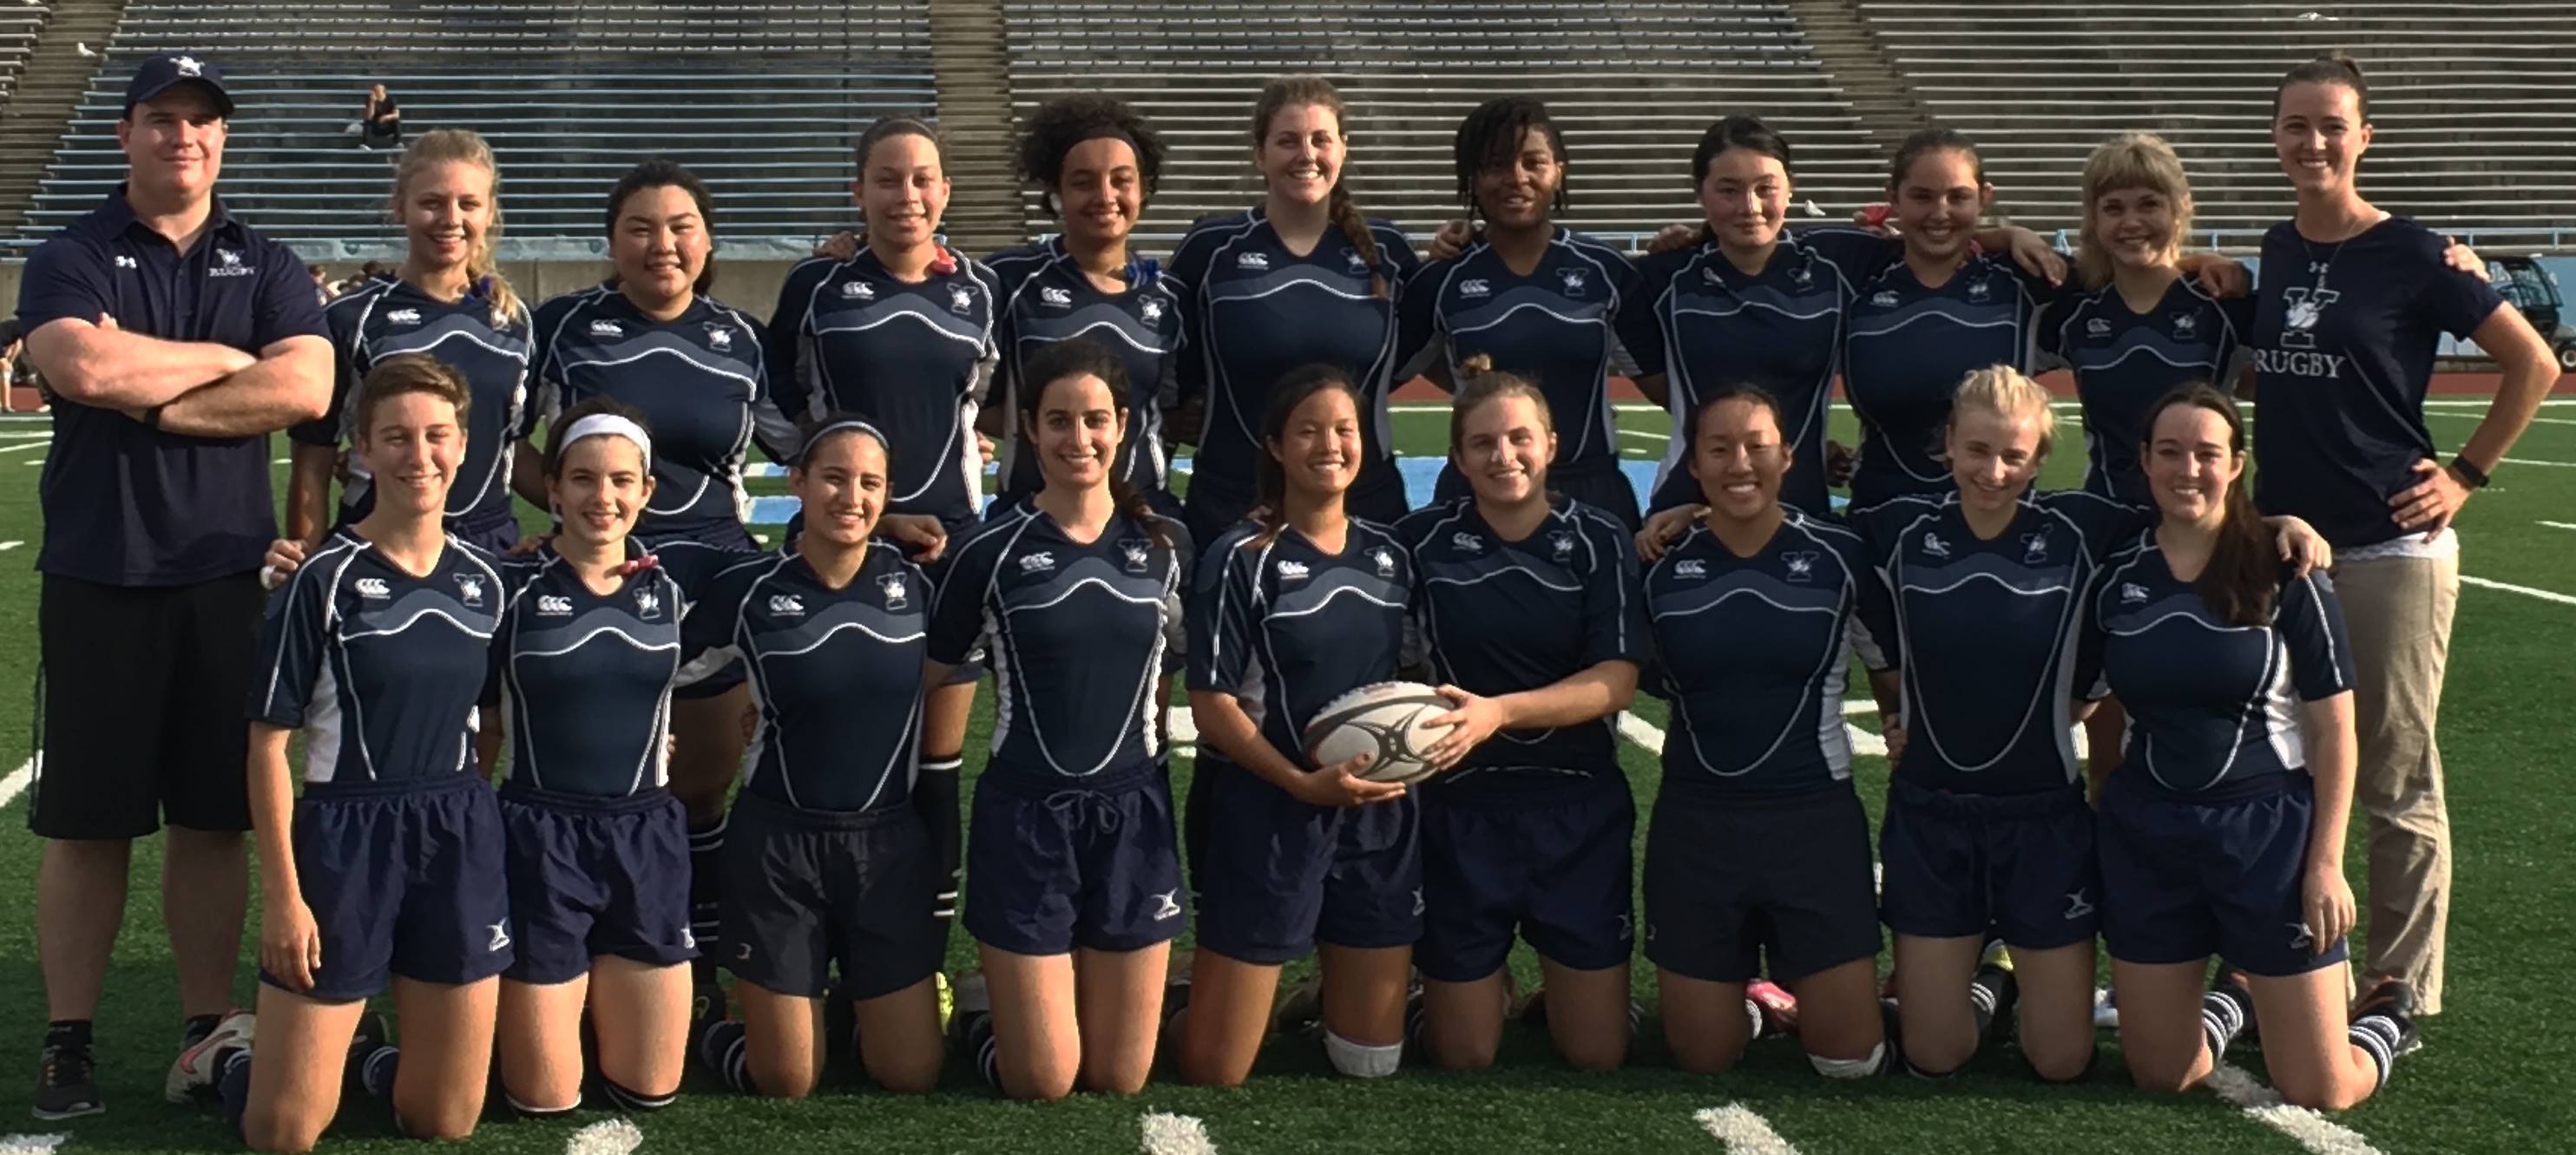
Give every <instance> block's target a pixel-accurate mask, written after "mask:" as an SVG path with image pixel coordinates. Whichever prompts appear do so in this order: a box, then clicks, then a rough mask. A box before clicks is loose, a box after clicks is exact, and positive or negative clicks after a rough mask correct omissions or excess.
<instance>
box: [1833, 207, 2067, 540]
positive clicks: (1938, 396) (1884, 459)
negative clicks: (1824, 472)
mask: <svg viewBox="0 0 2576 1155" xmlns="http://www.w3.org/2000/svg"><path fill="white" fill-rule="evenodd" d="M2055 296H2056V290H2055V289H2053V288H2051V287H2050V286H2049V284H2048V283H2047V282H2046V281H2042V280H2039V279H2038V278H2035V277H2031V276H2029V275H2027V274H2025V273H2023V272H2022V270H2021V268H2020V266H2018V265H2015V264H2014V263H2013V259H2012V255H2011V254H2010V253H1986V254H1983V255H1980V256H1975V257H1970V258H1968V262H1967V263H1966V264H1965V265H1962V266H1960V268H1959V270H1958V271H1957V272H1955V273H1953V274H1951V276H1950V279H1949V280H1947V281H1944V282H1942V283H1941V286H1940V287H1939V288H1936V289H1927V288H1925V287H1923V283H1922V282H1921V281H1918V280H1915V279H1914V270H1913V268H1912V267H1911V266H1909V265H1907V264H1906V263H1905V262H1904V261H1902V260H1898V261H1892V262H1889V263H1888V265H1887V266H1886V267H1885V268H1883V269H1881V270H1879V273H1878V275H1877V276H1874V277H1872V278H1870V279H1869V280H1867V281H1865V282H1863V283H1862V284H1861V286H1860V288H1859V292H1858V296H1857V297H1856V299H1855V300H1854V301H1853V302H1852V306H1851V314H1850V318H1849V320H1848V323H1847V327H1846V329H1845V334H1844V337H1843V391H1844V393H1845V394H1847V395H1848V396H1849V397H1850V398H1851V403H1852V409H1853V411H1854V412H1856V413H1857V414H1858V415H1859V416H1860V426H1861V443H1860V467H1859V469H1858V470H1857V471H1856V472H1854V473H1853V474H1852V485H1851V492H1852V504H1854V505H1876V504H1878V503H1880V502H1882V501H1885V500H1887V499H1888V498H1891V497H1909V496H1920V495H1938V494H1942V493H1947V492H1949V490H1950V469H1949V467H1948V466H1945V465H1943V464H1942V463H1941V461H1940V459H1939V458H1938V457H1936V456H1935V455H1936V454H1938V453H1939V452H1940V449H1941V430H1942V427H1943V426H1944V425H1946V424H1948V423H1949V420H1950V398H1951V396H1952V395H1953V394H1956V393H1957V392H1958V391H1959V382H1960V381H1961V380H1964V379H1965V378H1966V377H1967V375H1968V374H1970V373H1972V372H1975V371H1976V370H1979V369H1983V368H1985V367H1987V366H1989V365H2009V366H2011V367H2012V368H2014V369H2018V370H2021V371H2023V372H2025V373H2027V372H2029V371H2030V367H2031V358H2032V343H2033V341H2034V339H2035V338H2036V337H2037V335H2038V331H2039V315H2040V310H2041V309H2042V308H2043V307H2045V306H2046V305H2047V303H2048V302H2049V301H2051V300H2053V299H2055Z"/></svg>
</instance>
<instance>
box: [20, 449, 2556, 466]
mask: <svg viewBox="0 0 2576 1155" xmlns="http://www.w3.org/2000/svg"><path fill="white" fill-rule="evenodd" d="M7 452H9V451H8V450H6V449H0V453H7ZM2496 460H2498V461H2501V462H2503V463H2505V464H2506V465H2546V466H2548V467H2550V468H2551V469H2576V461H2533V460H2532V459H2530V458H2528V457H2499V458H2497V459H2496Z"/></svg>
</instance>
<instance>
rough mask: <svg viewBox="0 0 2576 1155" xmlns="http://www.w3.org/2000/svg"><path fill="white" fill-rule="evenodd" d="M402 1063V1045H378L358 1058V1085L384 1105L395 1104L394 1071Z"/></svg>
mask: <svg viewBox="0 0 2576 1155" xmlns="http://www.w3.org/2000/svg"><path fill="white" fill-rule="evenodd" d="M401 1065H402V1048H400V1047H378V1048H376V1049H375V1050H372V1051H369V1052H367V1053H366V1054H365V1055H363V1056H360V1057H359V1059H358V1086H360V1087H362V1088H365V1089H366V1092H367V1093H368V1094H369V1095H373V1096H375V1097H376V1099H377V1100H378V1101H379V1102H382V1103H383V1104H384V1105H386V1106H388V1107H390V1106H393V1102H394V1072H395V1071H396V1070H397V1069H398V1068H400V1067H401Z"/></svg>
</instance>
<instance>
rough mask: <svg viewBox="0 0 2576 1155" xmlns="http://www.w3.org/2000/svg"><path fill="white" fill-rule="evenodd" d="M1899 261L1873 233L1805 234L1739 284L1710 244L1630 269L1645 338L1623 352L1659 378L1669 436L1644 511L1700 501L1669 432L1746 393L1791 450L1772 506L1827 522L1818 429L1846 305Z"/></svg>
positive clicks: (1683, 453)
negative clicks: (1715, 400) (1765, 399)
mask: <svg viewBox="0 0 2576 1155" xmlns="http://www.w3.org/2000/svg"><path fill="white" fill-rule="evenodd" d="M1902 254H1903V249H1902V248H1901V247H1900V246H1899V245H1898V243H1897V242H1895V241H1892V240H1890V239H1888V238H1886V237H1882V236H1879V235H1877V234H1875V233H1870V232H1865V231H1862V230H1860V229H1847V228H1813V229H1798V230H1795V231H1793V232H1790V233H1786V234H1783V235H1782V236H1781V238H1780V243H1779V244H1778V245H1776V246H1773V248H1772V250H1771V260H1770V261H1769V263H1767V264H1765V265H1763V266H1762V271H1761V272H1759V273H1754V274H1750V275H1747V274H1746V273H1745V272H1744V271H1742V270H1740V269H1738V268H1736V267H1735V265H1734V263H1733V262H1731V261H1728V260H1727V259H1726V253H1725V251H1724V250H1723V249H1721V248H1720V247H1719V246H1718V245H1717V244H1716V242H1713V241H1712V242H1710V243H1708V244H1704V245H1699V246H1697V247H1694V248H1688V249H1674V250H1672V251H1669V252H1664V253H1657V254H1655V255H1653V256H1650V257H1647V258H1646V259H1645V260H1644V261H1643V262H1642V263H1641V265H1642V268H1641V275H1642V277H1643V279H1644V282H1645V286H1646V292H1647V293H1649V294H1651V307H1650V308H1647V309H1645V310H1641V311H1637V312H1636V313H1635V315H1636V316H1637V317H1639V318H1640V319H1642V320H1644V321H1646V322H1648V323H1650V328H1649V329H1647V330H1644V331H1640V332H1636V333H1634V334H1632V335H1630V336H1629V337H1628V339H1627V340H1628V348H1629V350H1630V352H1632V353H1635V354H1636V355H1637V362H1638V365H1639V366H1640V367H1641V368H1643V369H1644V370H1645V371H1646V372H1648V373H1654V372H1661V373H1663V374H1664V380H1665V382H1666V388H1667V389H1668V390H1670V394H1671V402H1670V404H1671V409H1672V413H1673V425H1674V437H1673V439H1672V442H1671V445H1670V447H1669V448H1668V449H1667V451H1666V452H1665V455H1664V463H1663V469H1662V474H1661V477H1660V479H1659V480H1658V481H1657V483H1656V487H1655V496H1654V501H1653V502H1652V504H1653V506H1654V508H1656V509H1668V508H1671V507H1673V506H1677V505H1688V504H1692V503H1695V502H1698V501H1700V500H1702V499H1701V497H1700V493H1699V483H1698V482H1697V481H1696V480H1695V479H1693V478H1692V477H1691V475H1690V471H1689V470H1688V469H1686V468H1684V463H1685V462H1687V461H1688V460H1689V457H1690V449H1691V437H1690V435H1691V433H1692V431H1691V430H1687V429H1683V428H1681V424H1682V422H1684V421H1687V420H1689V419H1690V415H1691V412H1692V411H1693V410H1694V409H1696V408H1698V406H1699V401H1700V398H1702V397H1706V396H1708V395H1709V394H1710V393H1711V392H1714V391H1715V390H1718V389H1721V388H1724V387H1726V386H1729V385H1740V384H1753V385H1759V386H1761V387H1762V389H1763V391H1764V392H1767V393H1769V394H1771V395H1772V396H1773V397H1776V398H1778V399H1779V401H1780V411H1781V412H1780V420H1781V424H1782V426H1783V428H1782V429H1781V430H1780V434H1781V438H1782V440H1783V441H1784V442H1785V443H1786V444H1788V445H1789V446H1790V448H1791V450H1792V456H1791V458H1790V461H1789V476H1788V477H1787V478H1786V479H1785V480H1784V481H1783V482H1782V483H1781V488H1780V503H1781V504H1783V505H1786V506H1788V507H1789V508H1791V509H1798V510H1804V511H1806V512H1808V513H1817V514H1821V513H1826V512H1829V507H1830V498H1829V495H1828V494H1827V493H1826V486H1825V430H1826V418H1827V409H1828V407H1829V406H1830V405H1831V404H1832V402H1833V391H1834V390H1833V386H1834V371H1835V369H1836V368H1837V367H1838V366H1839V365H1840V364H1841V360H1842V345H1843V328H1844V325H1845V322H1846V318H1847V315H1848V313H1849V310H1850V308H1851V303H1852V295H1853V293H1854V292H1855V291H1856V290H1857V288H1858V286H1859V285H1861V284H1862V283H1864V282H1866V281H1868V280H1870V279H1871V278H1873V277H1875V276H1877V275H1878V272H1879V270H1881V269H1883V268H1885V267H1886V266H1887V264H1888V262H1890V261H1894V260H1897V259H1898V258H1899V257H1900V256H1901V255H1902ZM1622 321H1623V325H1622V329H1623V331H1625V330H1627V329H1628V326H1627V325H1626V324H1625V323H1624V322H1625V321H1626V317H1625V316H1623V317H1622Z"/></svg>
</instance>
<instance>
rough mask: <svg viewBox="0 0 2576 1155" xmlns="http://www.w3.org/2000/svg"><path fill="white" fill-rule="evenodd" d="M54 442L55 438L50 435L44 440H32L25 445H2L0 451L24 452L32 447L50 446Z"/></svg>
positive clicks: (42, 447)
mask: <svg viewBox="0 0 2576 1155" xmlns="http://www.w3.org/2000/svg"><path fill="white" fill-rule="evenodd" d="M53 443H54V439H53V438H51V437H48V438H46V439H44V440H42V441H30V442H28V443H26V444H24V445H0V453H24V452H26V451H27V450H30V449H45V448H49V447H51V446H52V445H53Z"/></svg>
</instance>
